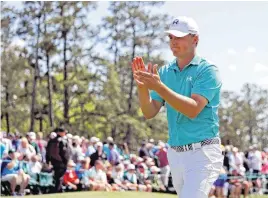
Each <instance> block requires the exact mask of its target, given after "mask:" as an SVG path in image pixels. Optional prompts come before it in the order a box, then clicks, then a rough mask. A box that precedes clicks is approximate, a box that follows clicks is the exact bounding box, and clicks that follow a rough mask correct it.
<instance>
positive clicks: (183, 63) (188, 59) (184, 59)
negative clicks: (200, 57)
mask: <svg viewBox="0 0 268 198" xmlns="http://www.w3.org/2000/svg"><path fill="white" fill-rule="evenodd" d="M194 56H195V53H192V54H189V56H185V57H177V64H178V67H179V69H180V70H183V68H184V67H185V66H186V65H188V64H189V63H190V62H191V61H192V60H193V58H194Z"/></svg>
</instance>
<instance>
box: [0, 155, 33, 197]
mask: <svg viewBox="0 0 268 198" xmlns="http://www.w3.org/2000/svg"><path fill="white" fill-rule="evenodd" d="M29 180H30V176H29V175H27V174H25V172H24V171H23V170H22V169H21V165H20V163H19V161H18V154H17V153H16V152H15V150H10V151H9V152H8V157H7V158H5V159H4V160H3V162H2V166H1V182H6V181H7V182H9V183H10V187H11V193H12V195H16V192H15V188H16V186H17V185H20V192H19V195H24V190H25V188H26V187H27V185H28V183H29Z"/></svg>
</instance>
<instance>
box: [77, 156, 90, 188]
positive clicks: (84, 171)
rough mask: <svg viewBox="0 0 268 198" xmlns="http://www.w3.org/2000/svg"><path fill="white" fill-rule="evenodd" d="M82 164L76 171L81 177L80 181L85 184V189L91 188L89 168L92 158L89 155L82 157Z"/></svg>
mask: <svg viewBox="0 0 268 198" xmlns="http://www.w3.org/2000/svg"><path fill="white" fill-rule="evenodd" d="M79 159H80V160H81V166H80V168H79V169H76V173H77V175H78V178H79V179H80V183H81V184H82V186H83V189H89V185H90V183H89V169H90V158H89V157H83V158H82V157H81V158H79Z"/></svg>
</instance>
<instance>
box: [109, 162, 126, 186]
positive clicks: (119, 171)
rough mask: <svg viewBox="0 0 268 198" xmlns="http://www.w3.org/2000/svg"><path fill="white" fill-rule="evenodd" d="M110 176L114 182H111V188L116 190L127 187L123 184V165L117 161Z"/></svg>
mask: <svg viewBox="0 0 268 198" xmlns="http://www.w3.org/2000/svg"><path fill="white" fill-rule="evenodd" d="M111 177H112V178H113V181H114V184H112V187H113V188H115V189H117V190H127V189H128V187H127V186H126V185H125V184H124V165H123V164H122V163H119V164H117V165H116V166H115V167H114V169H113V171H112V175H111Z"/></svg>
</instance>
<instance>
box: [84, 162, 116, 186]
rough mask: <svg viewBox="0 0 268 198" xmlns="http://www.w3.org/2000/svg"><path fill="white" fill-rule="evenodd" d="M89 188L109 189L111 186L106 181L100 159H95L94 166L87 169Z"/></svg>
mask: <svg viewBox="0 0 268 198" xmlns="http://www.w3.org/2000/svg"><path fill="white" fill-rule="evenodd" d="M89 179H90V189H91V190H93V191H103V190H106V191H110V190H111V186H110V185H109V184H108V182H107V176H106V173H105V172H104V165H103V163H102V161H100V160H97V161H96V162H95V165H94V167H92V168H91V169H90V170H89Z"/></svg>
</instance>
